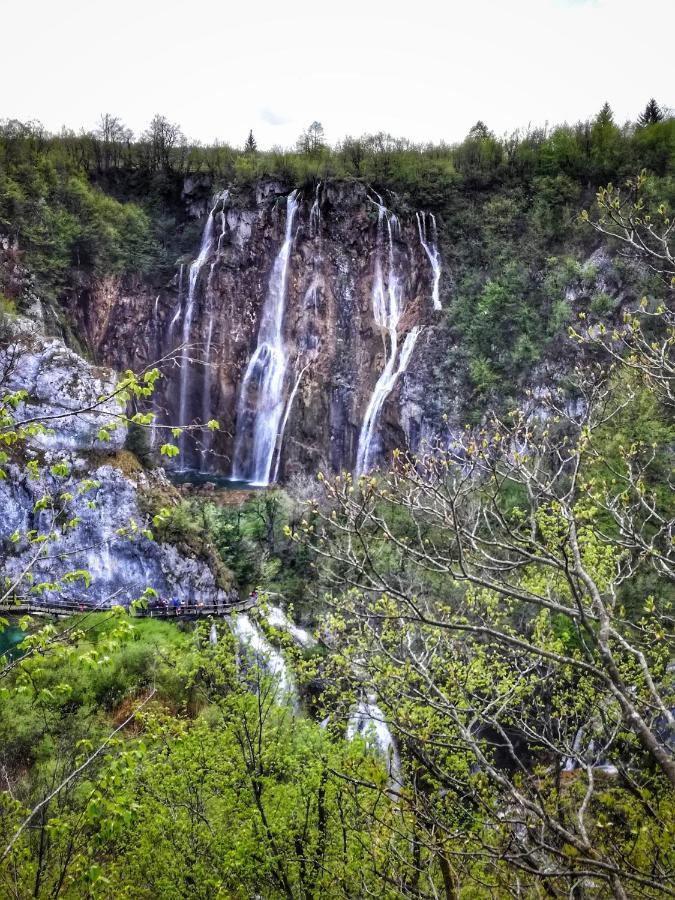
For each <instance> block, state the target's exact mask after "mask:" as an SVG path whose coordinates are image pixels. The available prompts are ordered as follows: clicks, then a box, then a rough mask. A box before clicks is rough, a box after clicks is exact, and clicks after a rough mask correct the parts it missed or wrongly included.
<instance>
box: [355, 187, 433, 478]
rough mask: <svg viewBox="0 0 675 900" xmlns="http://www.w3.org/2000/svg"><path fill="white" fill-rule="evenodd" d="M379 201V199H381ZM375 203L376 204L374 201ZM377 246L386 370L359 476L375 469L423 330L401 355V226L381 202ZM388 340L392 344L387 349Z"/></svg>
mask: <svg viewBox="0 0 675 900" xmlns="http://www.w3.org/2000/svg"><path fill="white" fill-rule="evenodd" d="M378 200H379V198H378ZM373 202H374V201H373ZM376 205H377V207H378V216H377V245H376V248H375V273H374V277H373V289H372V303H373V316H374V319H375V323H376V324H377V325H378V326H379V327H380V328H381V329H382V332H383V340H384V353H385V358H384V369H383V370H382V373H381V375H380V377H379V378H378V379H377V383H376V384H375V388H374V390H373V393H372V396H371V398H370V402H369V403H368V406H367V408H366V414H365V416H364V418H363V424H362V426H361V432H360V434H359V445H358V450H357V454H356V474H357V475H362V474H363V473H364V472H367V471H368V470H369V469H371V468H372V466H373V464H374V462H375V460H376V457H377V454H378V451H379V441H378V433H377V424H378V419H379V416H380V412H381V410H382V407H383V405H384V402H385V400H386V399H387V397H388V396H389V394H391V392H392V390H393V389H394V386H395V384H396V382H397V381H398V379H399V376H400V375H402V374H403V372H405V370H406V368H407V366H408V362H409V361H410V356H411V355H412V352H413V350H414V349H415V343H416V342H417V337H418V335H419V332H420V329H419V327H417V326H416V327H414V328H413V329H411V331H410V332H409V333H408V334H407V335H406V337H405V340H404V342H403V347H402V348H401V352H400V355H399V353H398V324H399V321H400V318H401V312H402V301H403V297H402V293H403V290H402V284H401V279H400V277H399V275H398V272H397V269H396V260H395V256H394V236H398V235H399V232H400V225H399V222H398V219H397V218H396V216H395V215H393V214H391V213H389V212H388V210H387V209H386V208H385V207H384V205H383V204H382V202H381V200H380V202H378V203H377V204H376ZM385 223H386V226H387V247H388V271H387V278H386V285H385V279H384V274H383V259H382V257H383V252H384V225H385ZM387 338H388V341H389V344H388V346H387Z"/></svg>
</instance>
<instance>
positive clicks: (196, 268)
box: [178, 207, 215, 465]
mask: <svg viewBox="0 0 675 900" xmlns="http://www.w3.org/2000/svg"><path fill="white" fill-rule="evenodd" d="M214 212H215V207H214V208H213V209H212V210H211V212H210V213H209V214H208V216H207V218H206V224H205V226H204V231H203V233H202V243H201V246H200V248H199V254H198V256H197V258H196V259H195V260H194V262H193V263H192V264H191V266H190V274H189V276H188V295H187V302H186V307H185V315H184V317H183V334H182V349H181V358H180V394H179V400H178V424H179V425H180V426H181V427H185V425H186V424H187V421H186V420H187V406H188V390H189V385H190V361H189V356H188V354H189V346H188V344H189V341H190V330H191V328H192V319H193V317H194V312H195V294H196V291H197V281H198V279H199V273H200V272H201V269H202V266H203V265H204V263H205V262H206V259H207V257H208V255H209V253H210V252H211V247H212V244H213V222H214V219H213V214H214ZM180 449H181V459H182V460H183V465H184V464H185V432H183V434H182V435H181V439H180Z"/></svg>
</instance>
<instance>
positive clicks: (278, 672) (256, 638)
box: [231, 613, 297, 706]
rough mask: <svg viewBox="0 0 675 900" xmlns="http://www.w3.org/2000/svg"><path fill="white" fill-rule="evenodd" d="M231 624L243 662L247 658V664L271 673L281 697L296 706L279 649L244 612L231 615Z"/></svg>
mask: <svg viewBox="0 0 675 900" xmlns="http://www.w3.org/2000/svg"><path fill="white" fill-rule="evenodd" d="M231 626H232V631H233V632H234V635H235V637H236V638H237V640H238V641H239V644H240V646H241V648H242V651H243V654H242V655H243V658H244V664H246V659H248V662H249V664H253V665H256V666H259V668H260V669H262V670H263V671H264V672H267V673H268V674H269V675H271V676H272V678H273V679H274V680H275V681H276V683H277V685H278V688H279V692H280V694H281V695H282V697H286V698H290V699H291V700H292V702H293V705H294V706H297V695H296V691H295V686H294V685H293V679H292V678H291V675H290V673H289V671H288V667H287V665H286V661H285V660H284V657H283V655H282V654H281V653H280V652H279V650H276V649H275V648H274V647H273V646H272V645H271V644H270V642H269V641H268V640H267V638H266V637H265V636H264V635H263V633H262V632H261V631H260V629H259V628H258V627H257V626H256V625H254V623H253V621H252V620H251V617H250V616H248V615H246V613H239V614H238V615H236V616H233V617H232V620H231Z"/></svg>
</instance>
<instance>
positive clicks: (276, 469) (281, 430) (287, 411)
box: [272, 363, 309, 481]
mask: <svg viewBox="0 0 675 900" xmlns="http://www.w3.org/2000/svg"><path fill="white" fill-rule="evenodd" d="M308 366H309V363H307V365H305V366H304V367H303V368H302V369H301V370H300V374H299V375H298V377H297V378H296V380H295V384H294V385H293V390H292V391H291V393H290V396H289V398H288V403H287V404H286V409H285V411H284V417H283V419H282V420H281V427H280V428H279V440H278V444H279V446H278V448H277V459H276V462H275V464H274V476H273V479H272V480H273V481H276V480H277V479H278V477H279V464H280V462H281V447H282V444H283V442H284V432H285V431H286V423H287V422H288V417H289V416H290V414H291V407H292V406H293V401H294V400H295V395H296V394H297V393H298V388H299V387H300V382H301V381H302V376H303V375H304V374H305V372H306V371H307V368H308Z"/></svg>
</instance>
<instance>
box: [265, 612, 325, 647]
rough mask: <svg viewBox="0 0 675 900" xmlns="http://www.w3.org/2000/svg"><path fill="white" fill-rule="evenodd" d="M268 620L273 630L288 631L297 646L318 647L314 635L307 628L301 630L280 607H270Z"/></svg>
mask: <svg viewBox="0 0 675 900" xmlns="http://www.w3.org/2000/svg"><path fill="white" fill-rule="evenodd" d="M266 618H267V621H268V622H269V623H270V625H272V627H273V628H278V629H279V630H280V631H287V632H288V633H289V634H290V635H291V637H292V638H293V640H294V641H295V642H296V644H300V646H301V647H314V646H315V645H316V641H315V640H314V638H313V637H312V635H311V634H310V633H309V632H308V631H307V630H306V629H305V628H300V626H299V625H296V624H295V622H292V621H291V620H290V619H289V618H288V616H287V615H286V613H285V612H284V611H283V609H282V608H281V607H280V606H270V608H269V612H268V613H267V617H266Z"/></svg>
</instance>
